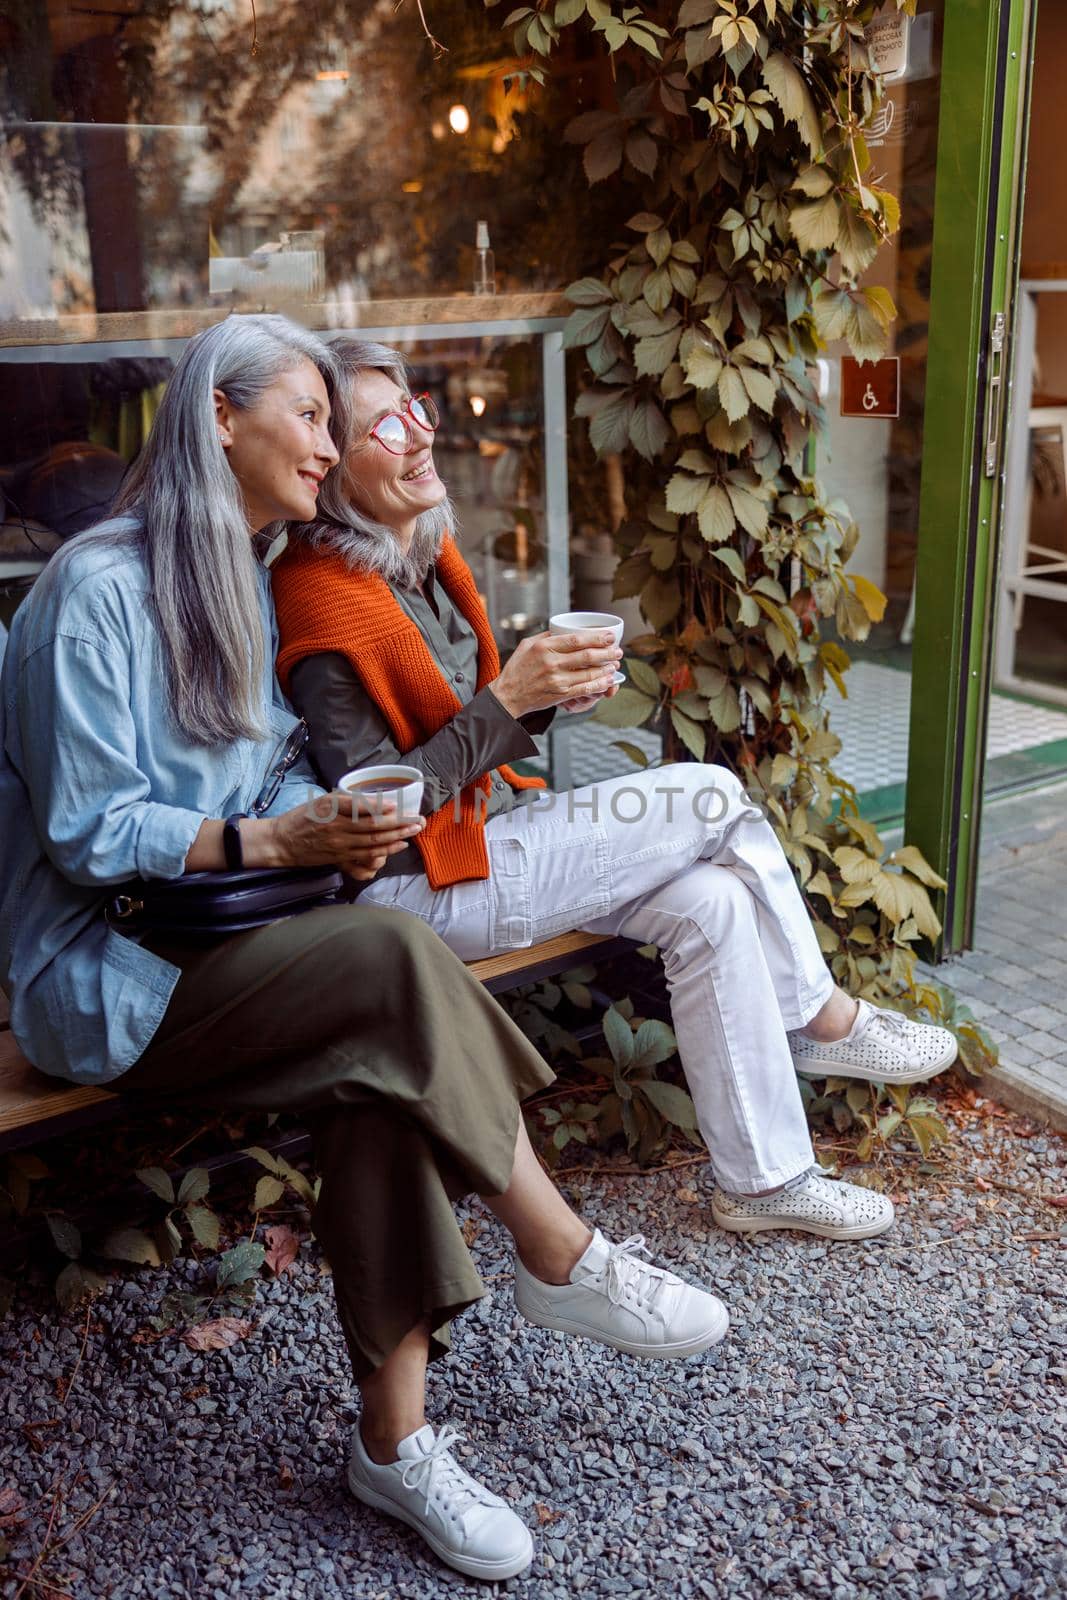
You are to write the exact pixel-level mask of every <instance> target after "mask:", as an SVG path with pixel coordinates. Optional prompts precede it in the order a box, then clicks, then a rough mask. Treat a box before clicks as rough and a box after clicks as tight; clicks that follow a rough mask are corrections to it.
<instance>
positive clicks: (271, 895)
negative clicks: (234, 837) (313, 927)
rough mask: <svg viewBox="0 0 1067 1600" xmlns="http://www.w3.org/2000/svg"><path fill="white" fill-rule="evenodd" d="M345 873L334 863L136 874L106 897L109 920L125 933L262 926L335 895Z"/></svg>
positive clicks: (206, 932) (216, 932) (213, 932)
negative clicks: (151, 876)
mask: <svg viewBox="0 0 1067 1600" xmlns="http://www.w3.org/2000/svg"><path fill="white" fill-rule="evenodd" d="M343 888H344V878H343V877H342V875H341V873H340V872H338V871H337V870H336V868H334V867H263V868H259V867H253V868H243V869H241V870H240V871H236V872H187V873H185V874H184V875H183V876H182V877H180V878H172V879H169V880H167V879H159V878H156V879H146V878H136V879H134V881H133V882H132V883H127V884H123V885H122V886H121V887H120V888H119V890H118V892H117V893H116V894H113V895H112V896H111V898H110V900H109V901H108V903H107V920H108V922H109V923H110V924H111V926H112V927H113V928H118V929H119V931H120V932H122V933H149V932H151V933H173V934H175V935H176V936H180V935H183V934H188V935H190V936H193V935H195V936H197V937H215V938H221V937H222V936H223V935H224V934H227V933H241V932H243V931H244V930H245V929H247V928H261V927H262V926H263V925H264V924H265V923H268V922H277V921H278V920H279V918H281V917H292V916H296V915H297V914H298V913H299V912H301V911H310V910H311V909H312V907H314V906H321V905H329V904H331V902H333V901H336V900H337V898H338V896H339V895H340V893H341V890H342V889H343Z"/></svg>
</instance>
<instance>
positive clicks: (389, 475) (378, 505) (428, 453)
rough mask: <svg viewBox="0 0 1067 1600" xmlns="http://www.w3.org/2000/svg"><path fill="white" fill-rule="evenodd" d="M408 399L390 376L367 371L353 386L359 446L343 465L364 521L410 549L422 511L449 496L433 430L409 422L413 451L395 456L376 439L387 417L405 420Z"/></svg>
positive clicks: (351, 451) (352, 449)
mask: <svg viewBox="0 0 1067 1600" xmlns="http://www.w3.org/2000/svg"><path fill="white" fill-rule="evenodd" d="M409 399H410V396H409V394H408V392H407V390H406V389H401V388H400V387H399V386H398V385H397V384H395V383H394V382H393V380H392V378H390V376H389V374H388V373H386V372H379V371H377V370H376V369H373V368H372V369H368V370H366V371H364V372H361V373H359V374H358V375H357V377H356V378H355V380H354V383H353V389H352V404H353V411H354V413H355V439H356V442H355V444H354V445H353V446H352V447H351V449H350V450H349V452H348V455H347V457H346V459H345V467H346V470H347V492H348V496H349V499H350V500H351V501H352V503H353V505H355V506H356V508H357V509H358V510H360V511H362V512H363V514H364V516H368V517H372V518H373V519H374V521H375V522H380V523H382V524H383V525H384V526H385V527H387V528H392V529H393V530H394V531H395V533H396V535H397V537H398V538H399V539H400V540H401V542H402V543H403V544H404V547H405V548H406V547H407V545H408V543H410V540H411V537H412V535H413V534H414V531H415V522H416V520H417V519H418V517H420V516H421V515H422V513H423V512H424V511H431V510H432V509H433V507H434V506H437V505H440V503H441V501H442V500H443V499H444V498H445V495H446V493H447V490H446V489H445V486H444V484H443V483H442V482H441V480H440V478H439V477H438V476H437V472H436V469H435V467H434V464H433V439H434V436H433V430H432V429H430V428H422V427H420V426H419V424H418V423H415V422H412V421H411V418H410V417H408V419H407V420H408V423H409V425H410V428H411V434H412V442H411V448H410V449H409V450H407V451H406V452H405V453H404V454H403V455H399V456H395V455H392V454H391V453H390V452H389V451H388V450H387V449H386V448H385V446H384V445H382V444H379V443H378V440H377V439H375V438H374V437H372V435H371V432H370V430H371V429H372V428H373V427H374V426H375V424H376V423H377V422H380V420H381V419H382V417H384V416H385V415H386V413H387V412H389V411H397V412H400V414H401V415H405V414H406V413H405V407H406V405H407V403H408V401H409Z"/></svg>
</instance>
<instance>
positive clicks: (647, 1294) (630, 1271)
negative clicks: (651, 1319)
mask: <svg viewBox="0 0 1067 1600" xmlns="http://www.w3.org/2000/svg"><path fill="white" fill-rule="evenodd" d="M651 1254H652V1252H651V1251H650V1250H649V1249H648V1247H647V1246H646V1244H645V1236H644V1234H643V1233H633V1234H631V1235H630V1237H629V1238H628V1239H624V1240H623V1241H622V1243H621V1244H613V1245H609V1246H608V1255H607V1260H606V1261H605V1262H604V1264H603V1266H602V1267H601V1268H600V1270H599V1272H596V1273H593V1274H591V1276H592V1277H594V1278H600V1277H603V1279H604V1287H605V1291H606V1293H607V1297H608V1299H609V1300H610V1301H611V1303H612V1305H613V1306H618V1305H621V1304H622V1302H623V1301H624V1300H625V1299H626V1298H627V1296H628V1295H633V1297H634V1298H635V1299H637V1300H643V1301H644V1302H645V1304H646V1305H647V1306H649V1307H650V1308H651V1307H653V1306H654V1305H655V1303H656V1299H657V1297H658V1295H659V1292H660V1290H661V1289H662V1287H663V1284H664V1283H665V1281H666V1279H665V1277H664V1275H663V1273H661V1272H660V1271H658V1269H657V1268H655V1267H649V1266H647V1265H646V1263H645V1262H644V1261H639V1260H638V1257H639V1256H650V1255H651Z"/></svg>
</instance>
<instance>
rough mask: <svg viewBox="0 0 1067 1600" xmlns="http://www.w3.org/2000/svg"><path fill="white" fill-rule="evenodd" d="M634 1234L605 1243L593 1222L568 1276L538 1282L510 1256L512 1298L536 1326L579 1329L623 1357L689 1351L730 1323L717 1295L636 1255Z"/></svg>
mask: <svg viewBox="0 0 1067 1600" xmlns="http://www.w3.org/2000/svg"><path fill="white" fill-rule="evenodd" d="M642 1255H646V1256H647V1255H648V1251H647V1250H646V1249H645V1241H644V1239H643V1237H642V1236H641V1234H639V1233H635V1234H634V1235H633V1237H632V1238H630V1239H624V1240H623V1242H622V1244H610V1243H609V1242H608V1240H607V1239H605V1238H604V1235H603V1234H602V1233H601V1231H600V1229H599V1228H598V1229H597V1230H596V1232H595V1233H594V1234H593V1238H592V1242H591V1243H590V1245H589V1247H588V1249H587V1250H586V1251H585V1254H584V1255H583V1256H582V1257H581V1259H580V1260H579V1261H578V1262H577V1263H576V1264H575V1266H574V1267H573V1268H572V1269H571V1281H570V1283H542V1282H541V1280H540V1278H535V1277H534V1276H533V1274H532V1273H531V1272H527V1270H526V1268H525V1267H524V1266H523V1264H522V1262H521V1261H520V1260H519V1259H518V1257H517V1256H516V1258H515V1304H516V1306H517V1307H518V1309H519V1311H520V1312H521V1313H522V1315H523V1316H524V1317H525V1318H526V1320H527V1322H533V1323H535V1324H536V1325H537V1327H539V1328H559V1329H561V1330H562V1332H564V1333H578V1334H584V1335H585V1337H586V1338H588V1339H596V1340H598V1341H599V1342H600V1343H601V1344H609V1345H611V1346H612V1347H613V1348H614V1349H615V1350H625V1351H626V1353H627V1355H631V1356H695V1355H697V1354H698V1353H699V1352H700V1351H701V1350H707V1349H708V1347H709V1345H713V1344H717V1343H718V1341H719V1340H720V1339H721V1338H722V1336H723V1334H724V1333H725V1332H726V1330H727V1328H728V1327H729V1326H730V1316H729V1313H728V1311H727V1309H726V1307H725V1306H724V1305H723V1303H722V1301H721V1300H717V1299H716V1298H715V1296H714V1295H713V1294H708V1293H707V1292H706V1291H705V1290H704V1289H693V1288H691V1287H690V1285H689V1284H688V1283H683V1282H682V1280H681V1278H676V1277H675V1275H674V1273H673V1272H667V1271H665V1270H664V1269H663V1268H662V1267H653V1266H651V1265H650V1264H649V1263H648V1262H646V1261H642V1260H640V1256H642Z"/></svg>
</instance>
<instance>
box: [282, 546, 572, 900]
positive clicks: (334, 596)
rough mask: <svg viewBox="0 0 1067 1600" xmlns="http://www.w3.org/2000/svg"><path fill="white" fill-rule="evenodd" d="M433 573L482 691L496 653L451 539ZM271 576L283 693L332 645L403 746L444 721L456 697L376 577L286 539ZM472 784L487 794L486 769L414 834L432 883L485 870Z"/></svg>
mask: <svg viewBox="0 0 1067 1600" xmlns="http://www.w3.org/2000/svg"><path fill="white" fill-rule="evenodd" d="M436 570H437V577H438V579H439V580H440V582H441V583H442V584H443V585H444V587H445V589H446V590H447V592H448V594H449V596H450V597H451V600H452V603H453V604H454V605H455V606H456V607H457V609H458V610H459V611H460V612H461V613H462V614H463V616H465V617H466V619H467V621H468V622H469V623H470V625H471V627H472V628H473V629H474V632H475V635H476V636H477V639H478V688H479V689H483V688H484V687H485V685H486V684H487V683H491V682H492V681H493V679H494V678H495V677H496V676H497V674H498V673H499V671H500V657H499V655H498V654H497V648H496V641H495V640H494V638H493V632H492V629H491V628H490V626H489V618H488V616H487V615H486V611H485V607H484V606H483V605H482V601H481V597H480V595H479V594H478V588H477V585H476V584H475V582H474V576H473V574H472V572H471V570H470V568H469V567H468V565H467V563H466V562H465V561H464V559H463V557H462V556H461V555H460V553H459V550H458V548H457V546H456V543H455V541H454V540H453V539H451V538H449V539H446V540H445V544H444V547H443V549H442V551H441V554H440V555H439V557H438V559H437V568H436ZM272 577H273V582H274V603H275V608H276V610H277V614H278V631H279V635H280V639H281V649H280V651H279V654H278V677H279V679H280V681H281V685H282V688H283V689H285V690H288V687H289V675H290V673H291V672H292V670H293V668H294V667H295V666H296V664H297V663H298V662H299V661H303V660H304V658H305V657H306V656H312V655H319V654H321V653H322V652H324V651H329V652H335V653H337V654H339V655H343V656H347V658H348V660H349V661H350V662H351V664H352V667H353V668H354V670H355V671H356V672H357V673H358V674H359V678H360V682H361V683H362V684H363V686H364V687H365V689H366V690H367V693H368V694H369V695H370V697H371V699H372V700H373V701H374V703H375V705H376V706H377V707H378V709H379V711H381V713H382V715H383V716H384V717H385V719H386V721H387V722H388V724H389V731H390V732H391V734H392V736H393V741H394V743H395V744H396V746H397V749H398V750H400V751H401V752H404V753H406V752H407V751H409V750H412V749H414V748H415V746H416V745H420V744H425V742H426V740H427V739H430V738H432V736H433V735H434V734H435V733H436V732H437V731H438V729H439V728H442V727H444V725H445V723H446V722H450V721H451V720H452V718H453V717H454V716H455V714H456V712H457V711H458V710H459V709H460V701H459V699H458V698H457V696H456V695H455V693H454V692H453V689H452V686H451V684H450V683H448V682H447V681H446V679H445V678H444V677H443V676H442V673H441V671H440V668H439V667H438V666H437V663H436V662H435V661H434V659H433V656H432V655H431V654H430V651H429V649H428V648H427V645H426V641H425V640H424V639H423V637H422V634H421V633H420V632H419V630H418V628H417V627H416V626H415V624H414V622H412V620H411V618H410V617H409V616H408V615H407V613H406V612H405V611H404V610H403V608H402V607H401V606H400V604H399V602H398V601H397V600H396V598H395V597H394V595H393V593H392V591H391V590H390V588H389V585H388V584H387V583H386V582H385V580H384V578H379V577H378V576H377V575H376V574H372V573H365V572H356V571H353V570H352V568H351V567H349V566H348V564H347V562H345V561H343V560H342V559H341V557H340V556H338V555H334V554H332V553H330V552H327V551H321V550H310V549H308V548H307V546H306V545H299V544H298V545H290V546H289V549H288V550H287V551H286V552H285V554H284V556H282V558H281V560H280V561H277V562H276V563H275V565H274V567H273V569H272ZM499 771H500V775H501V777H503V778H504V779H505V780H506V781H507V782H508V783H510V784H511V785H512V787H513V788H515V789H543V788H544V787H545V785H544V780H543V779H542V778H522V777H520V776H519V774H518V773H517V772H513V771H512V770H511V768H510V767H500V768H499ZM479 790H480V791H481V792H482V794H483V795H488V793H489V776H488V774H483V775H482V776H481V777H480V778H478V779H476V780H475V781H474V782H473V783H470V784H468V785H467V787H466V788H465V789H464V790H463V791H462V794H461V796H460V800H459V806H458V815H457V807H456V805H455V803H454V802H453V801H452V800H448V801H446V803H445V804H444V805H443V806H442V807H441V808H440V810H438V811H435V812H434V814H433V816H431V817H430V818H429V819H428V820H427V823H426V827H425V828H424V829H423V831H422V832H421V833H420V834H419V836H418V838H417V839H416V840H415V843H416V845H417V846H418V848H419V850H420V851H421V852H422V859H423V861H424V862H425V865H426V876H427V878H428V879H429V882H430V887H431V888H433V889H445V888H447V887H448V886H449V885H450V884H453V883H460V882H462V881H464V880H465V879H468V878H488V876H489V856H488V853H487V851H486V848H485V809H484V801H482V802H481V803H478V802H477V799H476V796H477V793H478V791H479Z"/></svg>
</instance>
